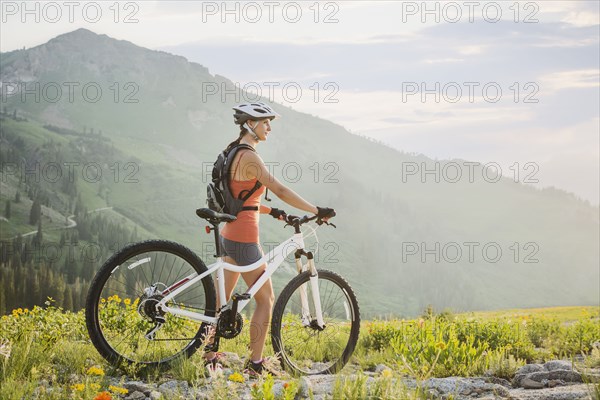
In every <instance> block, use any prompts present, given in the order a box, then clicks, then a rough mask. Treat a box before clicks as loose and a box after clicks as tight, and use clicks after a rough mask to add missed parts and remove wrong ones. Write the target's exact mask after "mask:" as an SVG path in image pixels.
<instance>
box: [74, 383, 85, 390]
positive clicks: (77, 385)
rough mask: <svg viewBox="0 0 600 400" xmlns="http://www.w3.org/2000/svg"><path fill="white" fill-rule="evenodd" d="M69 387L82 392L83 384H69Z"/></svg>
mask: <svg viewBox="0 0 600 400" xmlns="http://www.w3.org/2000/svg"><path fill="white" fill-rule="evenodd" d="M71 389H73V390H74V391H76V392H83V391H84V389H85V385H84V384H83V383H76V384H74V385H72V386H71Z"/></svg>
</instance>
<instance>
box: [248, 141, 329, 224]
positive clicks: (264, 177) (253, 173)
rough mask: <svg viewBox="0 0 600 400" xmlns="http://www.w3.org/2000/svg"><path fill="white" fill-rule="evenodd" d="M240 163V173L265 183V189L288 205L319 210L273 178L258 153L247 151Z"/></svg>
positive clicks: (312, 211) (312, 210)
mask: <svg viewBox="0 0 600 400" xmlns="http://www.w3.org/2000/svg"><path fill="white" fill-rule="evenodd" d="M242 164H243V165H242V174H243V175H245V176H246V178H249V179H253V178H256V179H258V181H259V182H260V183H262V184H263V185H265V186H266V187H267V189H269V190H270V191H271V192H273V193H275V195H276V196H277V197H279V198H280V199H281V200H283V201H284V202H286V203H287V204H289V205H290V206H292V207H296V208H298V209H300V210H303V211H306V212H309V213H313V214H317V213H318V212H319V210H318V209H317V207H316V206H314V205H312V204H311V203H309V202H308V201H306V200H304V199H303V198H302V197H301V196H300V195H299V194H298V193H296V192H294V191H293V190H292V189H290V188H288V187H287V186H285V185H284V184H282V183H281V182H280V181H279V180H278V179H277V178H275V177H274V176H273V175H272V174H271V173H270V172H269V170H268V169H267V167H266V166H265V163H264V162H263V160H262V159H261V158H260V156H259V155H258V154H256V153H253V152H248V154H247V155H246V156H245V157H244V159H243V161H242Z"/></svg>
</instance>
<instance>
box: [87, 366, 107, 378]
mask: <svg viewBox="0 0 600 400" xmlns="http://www.w3.org/2000/svg"><path fill="white" fill-rule="evenodd" d="M87 374H88V375H98V376H103V375H104V371H103V370H102V368H98V367H90V368H89V369H88V370H87Z"/></svg>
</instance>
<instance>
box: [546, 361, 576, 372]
mask: <svg viewBox="0 0 600 400" xmlns="http://www.w3.org/2000/svg"><path fill="white" fill-rule="evenodd" d="M544 368H545V369H546V371H556V370H565V371H572V370H573V364H571V361H567V360H552V361H548V362H547V363H545V364H544Z"/></svg>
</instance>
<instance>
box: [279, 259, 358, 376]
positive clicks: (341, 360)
mask: <svg viewBox="0 0 600 400" xmlns="http://www.w3.org/2000/svg"><path fill="white" fill-rule="evenodd" d="M317 272H318V287H319V298H320V299H321V309H322V310H323V319H324V322H325V326H324V328H319V326H318V324H317V321H316V319H315V318H316V317H315V315H316V314H315V309H314V302H313V290H312V287H311V285H310V281H309V279H310V272H303V273H301V274H299V275H298V276H296V277H295V278H294V279H292V280H291V281H290V283H288V285H287V286H286V287H285V288H284V289H283V291H282V292H281V295H280V296H279V298H278V299H277V303H276V304H275V308H274V310H273V319H272V322H271V342H272V343H273V349H274V350H275V353H276V354H277V355H278V357H279V360H280V362H281V364H282V366H283V368H284V369H285V370H286V371H288V372H290V373H292V374H302V375H314V374H335V373H337V372H338V371H339V370H341V369H342V368H343V367H344V365H346V363H347V362H348V359H349V358H350V356H351V355H352V352H353V351H354V347H355V346H356V342H357V340H358V334H359V330H360V313H359V309H358V303H357V301H356V296H355V295H354V292H353V291H352V288H351V287H350V285H349V284H348V282H346V281H345V280H344V278H342V277H341V276H340V275H338V274H336V273H334V272H331V271H327V270H317ZM302 291H306V299H307V300H308V305H309V311H310V316H308V317H307V315H303V311H302V304H301V292H302Z"/></svg>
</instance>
